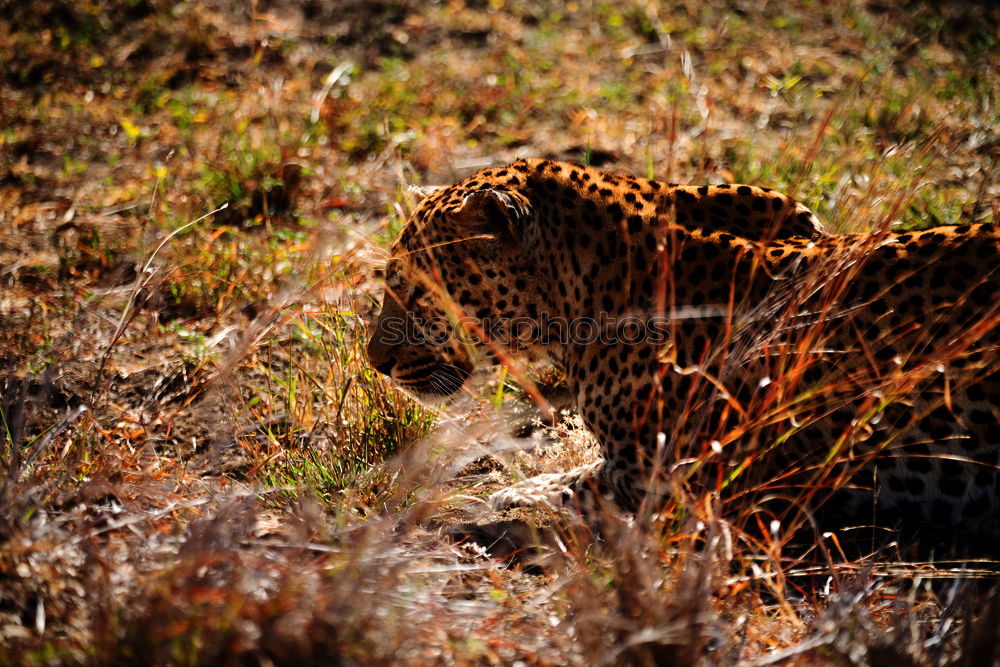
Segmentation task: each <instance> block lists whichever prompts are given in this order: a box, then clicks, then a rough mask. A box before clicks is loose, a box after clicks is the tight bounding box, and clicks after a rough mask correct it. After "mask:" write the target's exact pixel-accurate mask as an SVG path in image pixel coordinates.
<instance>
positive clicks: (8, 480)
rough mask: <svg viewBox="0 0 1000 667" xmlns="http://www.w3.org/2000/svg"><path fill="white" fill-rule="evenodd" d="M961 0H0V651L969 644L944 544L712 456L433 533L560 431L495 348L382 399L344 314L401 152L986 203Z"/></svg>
mask: <svg viewBox="0 0 1000 667" xmlns="http://www.w3.org/2000/svg"><path fill="white" fill-rule="evenodd" d="M751 4H752V3H751ZM820 4H822V3H820ZM997 18H998V17H997V16H996V14H995V12H994V10H992V9H991V8H990V7H989V6H988V4H987V3H980V4H977V3H968V4H964V5H961V6H959V5H951V6H948V7H946V8H945V9H942V10H937V9H933V8H931V7H929V6H925V5H922V4H919V3H913V4H895V3H879V4H876V3H873V4H870V5H861V4H858V3H853V2H847V1H843V2H835V3H832V4H831V5H829V6H825V5H824V6H822V7H820V6H817V3H812V4H807V3H802V4H801V5H800V4H793V5H792V6H785V5H782V6H780V7H779V5H775V4H772V5H763V6H761V7H747V8H739V7H735V6H729V5H726V4H724V3H720V2H707V3H706V2H699V3H694V2H681V3H672V4H667V3H656V2H646V1H644V0H632V1H630V2H627V3H604V2H596V1H595V2H590V1H587V2H573V3H562V2H558V3H555V2H552V3H548V2H543V3H538V2H520V1H517V0H512V1H507V2H468V3H463V2H441V3H418V2H413V1H410V0H395V1H393V2H385V3H367V2H361V1H358V2H355V1H353V0H341V1H338V2H332V3H327V4H324V3H285V4H279V3H269V2H257V3H235V2H230V1H229V0H213V1H212V2H206V3H179V4H178V3H171V2H166V1H164V0H140V1H139V2H104V3H97V2H82V3H66V2H60V1H58V0H31V1H30V2H21V3H15V4H14V5H9V6H3V7H0V36H2V39H0V63H2V64H0V77H2V78H0V81H2V85H3V90H2V92H0V225H2V228H3V231H2V232H0V265H2V267H3V268H2V269H0V276H2V279H3V290H2V294H0V325H2V326H0V342H2V348H0V349H2V351H3V355H4V360H5V362H6V364H5V367H4V369H3V381H2V384H0V387H2V390H3V393H2V397H0V398H2V403H0V408H2V417H3V428H4V433H5V437H4V438H3V441H2V444H0V476H2V481H0V664H37V663H69V664H73V663H91V664H107V663H116V662H117V663H134V662H139V661H142V662H144V663H155V664H174V663H179V664H215V663H239V664H243V663H248V664H267V663H277V664H281V663H293V662H295V663H299V662H301V663H319V662H324V663H326V662H331V661H339V662H343V663H346V664H357V663H369V664H398V663H403V664H432V663H446V664H449V663H450V664H456V663H457V664H471V663H491V664H513V663H515V662H517V661H521V662H522V663H525V664H581V665H582V664H587V665H590V664H623V663H634V664H660V663H664V662H669V663H675V662H676V663H685V664H688V663H713V664H715V663H718V664H762V665H763V664H816V663H838V664H842V663H851V664H886V663H887V662H889V661H896V662H897V663H899V664H908V665H909V664H913V665H944V664H969V665H973V664H988V663H989V662H991V661H992V662H995V661H996V660H997V656H996V655H995V649H994V647H993V643H992V637H993V630H994V629H995V627H996V624H997V614H998V611H997V599H998V597H997V596H996V595H995V594H994V593H993V591H992V589H991V588H990V585H989V583H988V581H986V580H985V579H984V580H977V578H979V577H986V576H987V574H988V573H983V572H980V570H981V569H983V568H982V567H981V566H980V565H979V564H967V565H960V564H947V563H946V564H928V563H923V562H915V561H912V560H910V561H907V560H903V559H902V558H901V557H900V558H898V559H893V558H892V557H890V556H889V555H883V557H882V558H880V559H855V560H850V559H849V560H847V561H846V562H836V563H834V561H836V560H837V559H835V558H831V562H826V561H825V560H824V559H819V562H818V563H817V562H815V561H810V562H808V563H806V562H804V561H801V560H799V559H798V558H797V556H794V555H792V554H790V552H788V551H787V550H786V549H785V545H784V544H783V539H784V538H783V534H782V535H778V536H772V535H771V533H770V532H769V526H768V524H767V523H766V521H765V522H763V523H762V524H761V528H762V530H761V529H757V530H751V528H753V526H754V525H755V524H754V523H753V519H754V515H749V516H740V514H739V512H738V511H736V512H733V511H729V510H727V508H726V507H724V506H722V505H720V503H719V502H718V501H717V499H716V496H715V494H714V493H713V492H714V490H715V487H714V486H713V485H710V486H709V487H708V488H707V489H706V488H704V487H702V488H701V490H700V491H699V490H698V488H697V487H692V489H691V491H690V492H689V494H688V496H687V497H685V498H684V502H683V503H682V506H683V510H684V511H683V512H681V511H664V512H662V513H660V514H658V515H656V516H654V517H651V518H649V519H648V520H646V521H639V522H638V523H634V524H627V523H623V522H622V520H621V518H620V517H607V520H606V521H605V523H604V530H603V533H602V538H601V539H600V540H597V539H594V538H593V536H592V535H590V534H588V533H587V531H586V530H585V529H583V528H581V527H578V526H574V525H572V524H571V525H568V526H566V525H560V524H558V523H556V524H555V525H553V527H551V528H550V529H549V530H548V531H544V534H542V535H539V536H538V538H539V542H540V546H541V547H542V549H543V551H544V552H545V553H544V557H542V556H537V555H536V554H534V553H531V554H528V556H529V557H528V558H525V559H524V560H523V561H521V562H522V563H523V564H522V565H516V566H512V567H505V565H504V563H502V562H497V561H494V560H492V559H490V558H488V557H487V556H485V555H484V554H483V552H482V549H481V548H480V547H478V546H476V545H475V544H470V543H458V544H456V543H455V542H454V541H453V540H451V539H449V538H448V537H447V533H449V531H451V530H452V529H453V528H454V527H455V526H461V525H463V524H464V523H467V522H475V521H480V522H481V521H483V519H484V516H483V503H482V501H481V498H482V497H483V496H484V495H485V494H486V493H487V492H488V491H490V490H491V489H495V488H496V486H497V485H498V484H503V483H506V481H507V479H508V477H509V474H510V473H511V469H512V468H513V469H514V470H515V471H516V473H517V474H523V475H529V474H533V473H535V472H538V471H548V470H562V469H566V468H568V467H570V466H571V465H572V464H575V463H577V462H580V461H581V460H582V457H584V456H586V455H587V452H586V451H585V450H584V448H583V447H581V446H580V444H581V443H580V440H581V436H580V435H579V434H578V433H575V432H574V430H573V428H572V422H569V425H567V424H566V423H564V424H563V425H562V426H559V427H557V428H556V429H555V430H554V431H546V430H544V429H543V430H538V431H536V432H535V434H534V436H533V437H531V438H515V437H512V436H510V435H509V433H511V432H518V431H519V430H521V431H525V432H526V431H529V430H531V429H528V428H523V429H522V428H520V424H521V423H522V422H523V421H524V420H527V419H530V418H531V417H532V413H531V410H530V408H526V407H524V401H522V400H518V399H519V397H520V395H521V393H522V392H521V390H519V389H517V388H515V387H512V386H510V383H509V382H507V381H506V379H504V380H502V381H501V382H500V384H499V385H498V384H497V381H496V380H495V379H493V380H487V382H486V389H485V390H484V391H482V392H481V393H477V394H475V395H473V394H470V395H465V396H463V397H462V398H461V399H460V400H459V401H457V402H456V403H455V404H453V405H451V406H448V407H447V408H443V409H440V410H430V409H428V408H423V407H420V406H417V405H415V404H414V403H412V402H411V401H410V400H409V399H408V398H407V397H406V396H404V395H402V394H401V393H399V392H398V391H396V390H395V389H394V388H393V387H391V386H389V385H388V384H387V383H385V382H384V381H383V380H382V379H381V378H380V377H379V376H378V375H377V374H376V373H375V372H374V371H373V370H372V369H371V368H370V367H368V365H367V363H366V361H365V359H364V354H363V343H364V337H365V332H366V326H367V324H368V323H369V322H370V316H371V311H372V309H373V306H374V302H375V299H376V298H377V294H378V290H379V280H380V276H379V269H378V267H379V262H380V259H381V258H383V257H384V248H385V247H386V244H387V243H388V241H389V239H390V238H391V237H392V235H393V234H394V233H395V232H396V231H397V230H398V228H399V225H400V224H401V223H402V221H403V220H404V218H405V214H406V211H407V209H408V206H409V205H410V202H408V201H407V195H406V194H405V186H406V185H408V184H409V183H411V182H423V183H434V182H449V181H451V180H453V179H454V178H456V177H457V176H461V175H465V174H467V173H469V172H470V171H472V170H474V169H476V168H478V167H480V166H485V165H487V164H494V163H499V162H504V161H507V160H509V159H511V158H512V157H514V156H517V155H545V154H551V155H560V156H564V155H570V156H575V157H576V158H577V159H584V157H585V156H586V157H587V158H589V159H591V160H592V161H593V162H600V161H603V160H614V159H617V160H618V164H617V165H615V168H620V169H627V170H633V171H634V172H636V173H646V172H652V173H654V174H655V175H656V176H658V177H660V178H663V179H665V180H677V181H684V182H720V181H730V180H735V181H741V182H752V183H760V184H762V185H770V186H773V187H776V188H780V189H782V190H784V191H786V192H790V193H792V194H794V195H796V196H798V197H799V198H801V199H802V200H803V201H805V202H807V203H808V204H809V205H810V206H812V207H813V208H814V210H816V211H817V213H819V214H820V217H821V218H822V219H824V220H825V221H828V222H829V223H830V224H831V226H832V227H833V228H834V229H835V230H837V231H845V230H858V229H878V228H884V226H885V224H886V223H888V222H889V221H893V222H895V221H901V222H902V223H903V224H906V225H910V226H918V225H920V226H927V225H931V224H938V223H942V222H944V223H950V222H958V221H973V220H978V221H985V220H988V219H991V218H995V210H996V206H997V205H996V203H995V202H996V200H997V197H998V196H1000V189H998V187H1000V186H998V184H997V182H996V173H997V172H996V169H997V158H998V155H1000V153H998V147H1000V141H998V136H997V133H996V128H997V127H1000V117H998V115H997V108H996V100H997V99H998V93H1000V90H998V88H997V83H996V81H997V79H996V76H995V72H994V71H993V70H994V69H995V67H996V62H997V55H998V46H997V36H996V34H994V33H993V32H990V27H991V26H995V25H996V22H997ZM762 35H766V38H764V37H762ZM224 203H225V204H227V206H226V208H225V209H222V210H220V211H218V212H217V213H214V214H212V215H210V216H208V217H205V218H204V219H202V218H203V216H205V215H206V214H207V213H209V212H210V211H215V210H216V209H217V208H219V207H220V206H221V205H222V204H224ZM192 223H193V224H192ZM955 353H956V354H958V353H960V350H956V351H955ZM904 380H905V381H904ZM908 381H909V380H906V379H905V378H904V379H900V383H899V385H898V386H897V387H894V388H891V391H890V393H891V392H897V393H905V391H907V387H908V384H907V382H908ZM543 384H544V383H543ZM775 391H777V389H775ZM79 406H85V407H86V410H85V411H83V412H80V411H79V410H78V408H79ZM772 409H780V406H779V407H774V406H772ZM742 426H743V427H744V428H745V429H746V430H747V431H748V432H753V431H754V429H757V428H758V426H759V423H758V422H755V421H754V419H748V420H747V421H746V422H745V423H743V425H742ZM758 430H759V429H758ZM521 435H524V434H523V433H521ZM539 440H541V441H543V442H545V443H547V445H548V446H547V447H546V448H544V449H540V450H537V451H536V452H534V453H530V454H525V453H520V454H514V455H512V454H510V452H512V451H514V450H517V449H520V448H521V447H522V446H527V445H531V444H537V442H538V441H539ZM679 507H680V506H679ZM667 510H670V508H667ZM528 518H529V519H531V520H532V521H533V522H537V523H539V524H540V525H547V524H548V523H550V520H551V517H545V516H534V517H530V516H529V517H528ZM748 526H749V527H750V528H747V527H748ZM528 534H529V535H530V531H529V532H528ZM522 537H523V535H522ZM528 541H529V542H530V539H528ZM520 544H521V543H520V542H518V543H517V546H520ZM833 551H835V549H834V550H833ZM903 551H904V555H905V549H904V550H903ZM833 555H834V556H836V553H834V554H833ZM536 558H537V559H539V560H533V559H536ZM532 563H541V564H542V565H543V567H538V566H537V565H532ZM831 563H833V564H831ZM990 576H992V575H990Z"/></svg>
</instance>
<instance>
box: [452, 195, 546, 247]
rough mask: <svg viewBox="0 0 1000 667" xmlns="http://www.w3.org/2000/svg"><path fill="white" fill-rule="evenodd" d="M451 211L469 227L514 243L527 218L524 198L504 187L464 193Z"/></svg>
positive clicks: (518, 239)
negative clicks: (458, 205) (460, 203)
mask: <svg viewBox="0 0 1000 667" xmlns="http://www.w3.org/2000/svg"><path fill="white" fill-rule="evenodd" d="M452 215H453V216H454V218H455V219H456V220H458V221H459V222H460V223H461V224H462V225H463V226H464V227H465V228H466V229H469V230H470V231H472V230H474V231H476V232H477V233H479V234H486V235H489V236H493V237H495V238H496V239H498V240H500V241H503V242H505V243H516V244H520V243H521V242H522V241H523V240H524V232H525V227H526V225H527V224H528V221H529V220H530V214H529V212H528V200H527V199H525V198H524V196H523V195H521V194H519V193H516V192H509V191H507V190H477V191H475V192H473V193H471V194H469V195H467V196H466V197H465V199H464V200H462V205H461V206H460V207H459V208H458V210H456V211H454V212H453V213H452Z"/></svg>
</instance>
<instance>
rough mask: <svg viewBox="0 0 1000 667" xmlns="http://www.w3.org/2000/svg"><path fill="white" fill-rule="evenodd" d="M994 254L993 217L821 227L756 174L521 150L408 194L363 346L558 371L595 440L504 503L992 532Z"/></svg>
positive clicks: (997, 405)
mask: <svg viewBox="0 0 1000 667" xmlns="http://www.w3.org/2000/svg"><path fill="white" fill-rule="evenodd" d="M998 268H1000V231H998V230H997V228H996V227H995V226H994V224H992V223H977V224H971V223H970V224H958V225H950V226H937V227H931V228H929V229H925V230H920V231H896V230H895V229H894V228H893V227H891V226H889V225H882V226H881V227H880V228H878V229H876V230H874V231H871V232H862V233H851V234H831V233H829V232H828V231H827V230H826V229H825V228H824V226H823V225H822V224H821V223H820V222H819V220H818V219H817V217H816V216H815V215H814V214H813V213H812V212H811V211H810V210H809V209H808V208H807V207H805V206H804V205H802V204H801V203H799V202H797V201H796V200H795V199H793V198H792V197H789V196H786V195H784V194H782V193H780V192H777V191H775V190H772V189H769V188H762V187H758V186H753V185H741V184H718V185H679V184H676V183H666V182H661V181H657V180H652V179H647V178H639V177H633V176H630V175H627V174H615V173H609V172H604V171H601V170H598V169H595V168H593V167H586V166H581V165H576V164H572V163H566V162H559V161H555V160H550V159H544V158H529V159H519V160H517V161H515V162H513V163H512V164H510V165H508V166H505V167H498V168H490V169H485V170H483V171H480V172H478V173H476V174H474V175H473V176H470V177H468V178H466V179H464V180H462V181H460V182H458V183H456V184H454V185H451V186H447V187H444V188H441V189H438V190H437V191H435V192H433V193H432V194H430V195H428V196H427V197H426V198H424V199H423V200H422V201H420V202H419V203H418V204H417V205H416V207H415V208H414V210H413V212H412V214H411V215H410V217H409V219H408V221H407V222H406V224H405V226H404V227H403V229H402V231H401V233H400V235H399V237H398V239H397V240H396V241H395V243H394V244H393V246H392V249H391V258H390V259H389V261H388V263H387V265H386V277H385V296H384V298H383V304H382V310H381V313H380V315H379V318H378V320H377V322H376V323H375V325H374V329H373V332H372V335H371V338H370V340H369V342H368V346H367V354H368V357H369V359H370V361H371V363H372V365H373V366H374V368H375V369H376V370H377V371H378V372H380V373H382V374H383V375H386V376H388V377H390V378H391V379H392V380H393V381H394V382H395V383H397V384H398V385H399V386H401V387H402V388H404V389H405V390H407V391H409V392H410V393H411V394H413V395H415V396H417V397H418V398H421V399H422V400H442V399H446V397H448V396H452V395H454V394H455V393H456V392H458V391H459V390H461V389H462V388H463V387H464V386H465V384H466V382H467V381H468V379H469V377H470V375H471V373H472V370H473V368H474V367H475V366H477V365H480V364H483V363H509V362H510V360H512V359H517V358H519V357H520V356H522V355H527V356H528V358H534V359H537V358H543V359H547V360H549V361H550V362H552V363H553V364H555V365H556V366H557V367H559V368H561V369H562V372H563V374H564V376H565V383H566V385H567V388H568V390H569V392H570V393H571V395H572V396H573V398H574V399H575V404H576V407H577V409H578V411H579V414H580V416H581V417H582V420H583V422H584V423H585V424H586V426H587V428H588V429H589V430H590V431H591V432H592V433H593V434H594V435H595V436H596V439H597V440H598V442H599V444H600V453H601V456H600V458H599V460H597V461H596V462H593V463H590V464H587V465H583V466H580V467H578V468H576V469H573V470H570V471H567V472H563V473H550V474H545V475H539V476H537V477H533V478H529V479H526V480H524V481H522V482H520V483H518V484H515V485H513V486H510V487H508V488H505V489H503V490H501V491H498V492H496V493H494V494H493V495H492V496H491V497H490V498H489V502H490V504H491V505H492V506H493V507H495V508H498V509H503V508H509V507H533V506H544V507H553V508H566V507H570V508H571V507H576V508H582V509H581V511H592V508H593V507H594V505H595V504H601V503H608V504H611V505H612V506H614V507H616V508H619V509H620V510H622V511H624V512H638V511H640V510H643V509H646V508H649V507H656V506H662V505H663V504H664V503H665V502H670V501H671V499H673V500H674V501H676V499H677V498H679V497H683V491H684V490H685V489H688V488H690V485H691V484H693V483H698V484H703V485H704V484H709V485H714V487H713V488H714V489H715V491H716V492H718V493H719V494H720V495H723V494H722V492H725V491H728V493H725V494H724V495H725V499H724V502H725V503H729V504H731V505H733V506H735V505H736V504H738V503H740V502H745V501H746V499H747V498H748V495H747V490H748V489H753V490H754V491H755V492H756V494H757V496H756V497H758V498H760V497H766V498H780V499H782V500H783V501H784V504H783V505H782V506H783V507H785V508H792V509H793V510H794V509H797V510H799V511H803V509H802V508H814V507H815V508H817V514H816V515H817V516H821V517H822V516H824V514H823V512H822V511H820V508H828V509H829V508H833V509H832V510H831V511H830V512H829V514H830V515H833V516H837V517H838V518H839V519H840V520H841V521H845V522H847V521H857V520H858V517H864V518H865V519H866V520H867V519H870V520H871V521H874V522H877V523H879V524H894V525H897V526H898V525H900V524H901V523H907V524H910V525H919V526H921V527H928V528H930V529H931V530H933V529H935V528H937V527H948V528H955V527H961V530H963V531H967V532H968V533H969V534H973V535H984V536H994V537H995V536H998V535H1000V521H998V518H997V515H998V513H997V510H998V507H1000V483H998V481H1000V480H998V471H1000V468H998V463H1000V458H998V454H1000V400H998V399H1000V355H998V353H997V350H998V347H1000V329H998V327H997V324H998V323H1000V296H998V295H1000V276H998V274H997V271H998ZM762 502H763V501H762ZM587 508H591V509H590V510H588V509H587ZM810 511H811V510H810ZM821 520H823V521H832V520H833V519H821Z"/></svg>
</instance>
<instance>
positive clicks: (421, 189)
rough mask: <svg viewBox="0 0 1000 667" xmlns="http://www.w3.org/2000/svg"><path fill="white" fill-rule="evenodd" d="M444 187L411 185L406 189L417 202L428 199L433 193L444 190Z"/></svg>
mask: <svg viewBox="0 0 1000 667" xmlns="http://www.w3.org/2000/svg"><path fill="white" fill-rule="evenodd" d="M446 187H448V186H446V185H411V186H410V187H408V188H407V191H408V192H409V193H410V194H411V195H413V196H414V197H415V198H416V200H417V201H418V202H420V201H423V200H425V199H427V198H428V197H430V196H431V195H432V194H434V193H435V192H440V191H441V190H444V189H445V188H446Z"/></svg>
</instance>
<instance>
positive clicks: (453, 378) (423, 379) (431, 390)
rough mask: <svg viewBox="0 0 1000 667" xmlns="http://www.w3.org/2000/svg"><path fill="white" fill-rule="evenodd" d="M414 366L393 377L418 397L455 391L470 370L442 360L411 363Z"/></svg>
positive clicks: (452, 393)
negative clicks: (409, 370) (411, 369)
mask: <svg viewBox="0 0 1000 667" xmlns="http://www.w3.org/2000/svg"><path fill="white" fill-rule="evenodd" d="M413 365H414V366H416V368H415V369H414V370H413V371H411V372H408V373H401V374H399V375H397V376H396V377H395V378H393V379H394V380H395V381H396V382H397V383H398V384H399V385H400V386H401V387H402V388H403V389H406V390H407V391H409V392H411V393H413V394H416V395H417V396H419V397H420V398H426V399H440V398H447V397H448V396H452V395H454V394H455V393H457V392H458V391H459V390H460V389H461V388H462V386H463V385H464V384H465V382H466V381H467V380H468V379H469V376H470V375H471V372H470V371H469V370H466V369H464V368H462V367H460V366H456V365H455V364H450V363H447V362H444V361H434V360H429V359H428V360H426V363H418V364H413Z"/></svg>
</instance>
